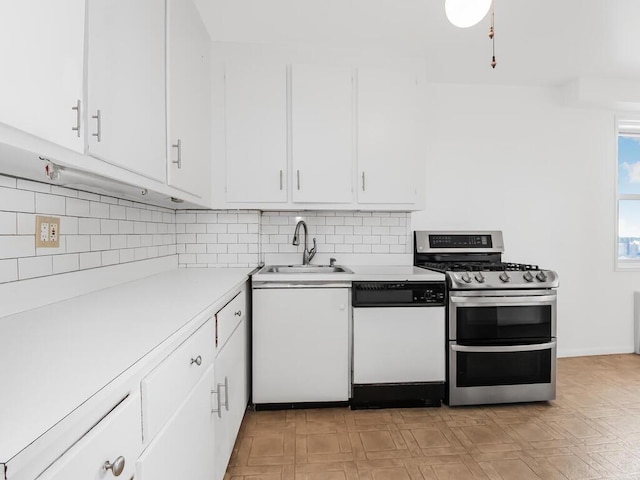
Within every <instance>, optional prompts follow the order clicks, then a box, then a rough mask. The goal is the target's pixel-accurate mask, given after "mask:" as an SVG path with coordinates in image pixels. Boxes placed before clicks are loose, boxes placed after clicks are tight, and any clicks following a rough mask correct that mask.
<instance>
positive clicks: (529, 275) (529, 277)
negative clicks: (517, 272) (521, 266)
mask: <svg viewBox="0 0 640 480" xmlns="http://www.w3.org/2000/svg"><path fill="white" fill-rule="evenodd" d="M522 278H524V279H525V280H526V281H527V282H533V274H532V273H531V272H530V271H528V270H527V271H526V272H524V275H522Z"/></svg>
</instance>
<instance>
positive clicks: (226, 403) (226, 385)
mask: <svg viewBox="0 0 640 480" xmlns="http://www.w3.org/2000/svg"><path fill="white" fill-rule="evenodd" d="M224 409H225V410H226V411H227V412H228V411H229V378H228V377H224Z"/></svg>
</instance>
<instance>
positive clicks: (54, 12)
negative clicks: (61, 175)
mask: <svg viewBox="0 0 640 480" xmlns="http://www.w3.org/2000/svg"><path fill="white" fill-rule="evenodd" d="M84 27H85V0H19V1H5V2H2V5H1V6H0V58H1V59H2V74H0V122H2V123H4V124H6V125H9V126H11V127H15V128H17V129H20V130H23V131H25V132H27V133H30V134H32V135H35V136H37V137H40V138H43V139H45V140H48V141H50V142H53V143H55V144H57V145H61V146H63V147H66V148H69V149H72V150H75V151H77V152H80V153H83V152H84V124H83V122H82V113H83V112H82V110H83V109H84V105H83V101H82V99H83V98H84V97H83V68H84V30H85V29H84ZM74 108H75V109H74ZM74 128H77V130H74Z"/></svg>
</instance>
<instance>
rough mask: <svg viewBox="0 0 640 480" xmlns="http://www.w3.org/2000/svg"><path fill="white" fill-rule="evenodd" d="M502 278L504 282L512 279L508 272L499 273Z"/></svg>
mask: <svg viewBox="0 0 640 480" xmlns="http://www.w3.org/2000/svg"><path fill="white" fill-rule="evenodd" d="M499 278H500V280H502V281H503V282H504V283H507V282H508V281H510V280H511V277H510V276H509V274H508V273H507V272H502V273H501V274H500V275H499Z"/></svg>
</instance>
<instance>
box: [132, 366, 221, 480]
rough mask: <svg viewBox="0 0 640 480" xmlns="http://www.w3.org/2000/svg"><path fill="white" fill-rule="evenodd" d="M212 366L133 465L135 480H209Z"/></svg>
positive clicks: (212, 441) (211, 474) (210, 465)
mask: <svg viewBox="0 0 640 480" xmlns="http://www.w3.org/2000/svg"><path fill="white" fill-rule="evenodd" d="M212 384H213V365H210V366H209V368H208V369H207V370H206V372H205V373H204V374H203V375H202V378H201V379H200V381H199V382H198V383H197V384H196V386H195V387H194V388H193V390H192V391H191V393H190V394H189V395H188V396H187V398H186V399H185V401H184V402H183V403H182V405H181V406H180V407H179V408H178V410H176V412H175V414H174V415H173V417H171V419H170V420H169V422H168V423H167V424H166V425H165V427H164V428H163V429H162V430H161V431H160V433H158V435H157V436H156V437H155V438H154V440H153V441H152V442H151V444H150V445H149V446H148V447H147V448H146V450H145V451H144V453H143V454H142V456H141V457H140V458H139V459H138V461H137V462H136V479H137V480H175V479H177V478H184V479H187V478H188V479H189V480H212V479H213V469H214V457H213V455H212V452H213V450H214V435H213V428H214V422H213V418H214V416H213V414H212V412H211V410H212V404H211V386H212Z"/></svg>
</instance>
